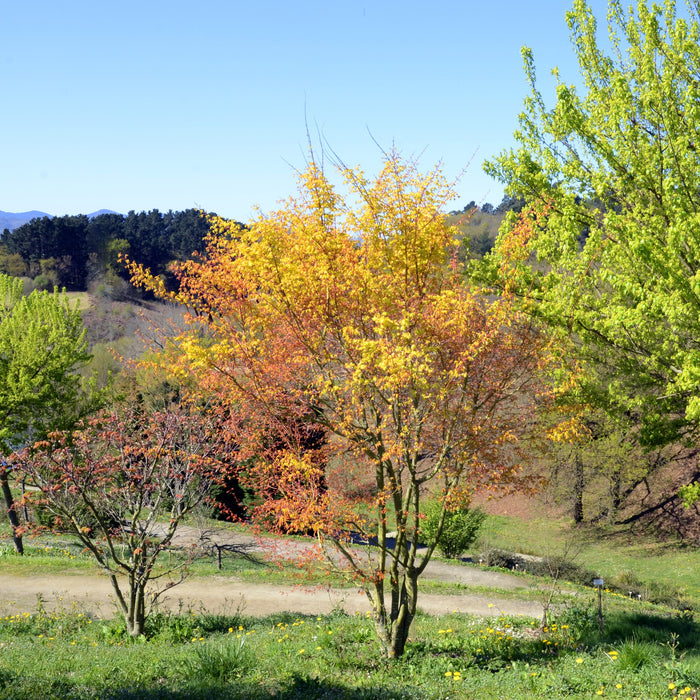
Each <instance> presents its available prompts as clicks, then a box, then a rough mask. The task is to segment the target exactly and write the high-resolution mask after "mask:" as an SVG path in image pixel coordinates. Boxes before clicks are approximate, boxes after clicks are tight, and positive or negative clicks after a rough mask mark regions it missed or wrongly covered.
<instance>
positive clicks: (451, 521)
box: [420, 501, 486, 559]
mask: <svg viewBox="0 0 700 700" xmlns="http://www.w3.org/2000/svg"><path fill="white" fill-rule="evenodd" d="M442 511H443V505H442V503H440V502H439V501H431V502H429V503H428V504H427V506H426V508H425V510H424V515H425V519H424V520H423V522H422V523H421V535H420V537H421V540H422V541H424V542H433V541H434V540H435V539H436V538H437V543H438V545H437V546H438V549H439V550H440V552H442V554H443V555H444V556H446V557H447V558H448V559H457V558H459V557H461V556H462V554H464V552H465V551H466V550H467V549H469V547H470V545H471V544H472V543H473V542H474V540H475V539H476V537H477V535H478V534H479V529H480V528H481V526H482V525H483V523H484V520H485V519H486V513H484V511H483V510H480V509H479V508H468V507H466V506H464V507H461V508H458V509H457V510H448V511H445V515H444V522H443V524H442V530H440V534H439V535H438V528H439V527H440V519H441V517H442Z"/></svg>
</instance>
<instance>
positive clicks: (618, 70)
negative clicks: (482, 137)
mask: <svg viewBox="0 0 700 700" xmlns="http://www.w3.org/2000/svg"><path fill="white" fill-rule="evenodd" d="M692 17H693V18H692V19H690V20H688V19H686V18H685V17H681V16H677V14H676V8H675V3H674V2H673V1H672V0H666V1H665V2H663V3H662V4H661V5H656V4H654V5H650V4H649V3H648V2H645V1H643V0H642V1H640V2H637V3H636V6H635V7H634V8H633V9H630V11H629V14H628V13H626V12H625V11H624V10H623V7H622V3H621V2H619V1H618V0H613V1H612V2H611V3H610V11H609V13H608V30H609V31H608V33H609V37H610V44H611V48H610V50H609V51H606V50H605V49H604V48H602V47H601V45H600V44H599V42H598V27H597V23H596V18H595V17H594V15H593V12H592V10H591V8H590V7H589V6H588V5H587V4H586V2H585V1H584V0H575V2H574V4H573V8H572V10H571V11H570V12H568V13H567V21H568V24H569V28H570V32H571V38H572V43H573V47H574V50H575V52H576V55H577V58H578V61H579V66H580V73H581V75H580V80H579V82H580V84H581V86H582V87H580V88H579V87H576V86H574V85H572V84H568V83H565V82H564V81H563V80H562V79H560V78H559V75H558V73H556V72H555V75H556V77H557V86H556V100H555V103H554V104H553V105H547V104H546V100H545V98H544V96H543V95H542V94H541V93H540V91H539V90H538V88H537V84H536V76H535V63H534V58H533V55H532V52H531V51H530V50H529V49H524V50H523V56H524V62H525V70H526V74H527V78H528V80H529V83H530V87H531V93H530V96H529V97H528V98H527V100H526V103H525V109H524V111H523V113H522V114H521V115H520V128H519V130H518V131H517V132H516V138H517V140H518V141H519V147H518V149H516V150H513V151H510V152H506V153H504V154H502V155H501V156H499V157H498V158H495V159H493V160H492V161H491V162H489V163H488V164H487V165H486V169H487V171H488V172H489V173H491V174H492V175H494V176H495V177H497V178H498V179H499V180H501V181H502V182H503V183H504V184H505V185H506V186H507V191H508V193H509V194H511V195H515V196H520V197H523V198H524V199H525V200H526V201H527V203H528V207H529V211H530V212H534V215H533V219H532V221H534V224H533V226H532V227H531V229H530V234H529V236H528V237H526V238H527V240H524V245H525V252H526V253H532V254H533V255H534V256H537V258H538V259H539V260H540V261H542V262H543V265H542V266H540V267H539V268H536V267H534V266H531V267H530V268H529V271H525V270H524V269H521V271H520V277H519V282H520V284H521V285H522V287H521V288H522V289H525V288H527V290H528V291H529V292H530V297H531V299H532V300H533V301H536V302H538V304H537V313H538V314H539V315H540V316H541V317H543V318H544V319H546V320H547V321H548V322H550V323H551V324H552V325H553V326H554V327H557V328H560V329H561V330H562V331H563V332H566V333H567V334H568V333H569V332H570V331H571V330H573V332H574V339H575V340H576V341H577V343H576V347H577V348H578V352H579V359H580V360H581V361H582V362H584V363H585V370H586V373H587V374H588V373H590V372H592V371H594V370H593V369H592V368H596V369H595V371H596V372H604V373H606V372H607V377H606V378H605V379H606V380H605V381H603V382H602V383H601V385H602V389H603V390H602V394H601V396H600V397H599V398H600V399H601V402H602V404H603V405H604V406H606V407H608V408H609V409H616V410H618V411H621V412H628V413H632V414H633V415H635V416H637V417H638V419H639V420H640V421H641V425H642V435H641V437H642V438H645V437H646V439H647V440H648V441H653V442H654V443H655V444H661V443H664V442H669V441H671V440H674V439H677V438H678V437H679V435H682V434H683V433H684V432H685V431H686V430H688V429H689V428H693V427H694V425H695V424H696V423H697V421H698V419H699V418H700V353H699V352H698V350H697V343H696V339H697V337H698V336H699V335H700V295H699V294H698V285H697V280H698V278H699V276H700V216H699V215H698V210H699V205H700V199H699V197H698V192H700V148H698V145H697V144H696V139H695V135H696V134H697V133H698V132H699V131H700V110H699V109H698V104H700V83H699V82H698V78H697V76H698V74H700V25H699V24H698V20H697V5H696V6H695V13H694V14H693V15H692ZM512 221H513V219H511V223H512ZM522 230H523V229H521V231H522ZM507 239H509V236H508V234H507V233H506V232H504V233H503V239H502V244H503V243H505V242H506V240H507ZM509 240H510V242H511V243H512V242H513V239H512V238H510V239H509ZM504 254H505V247H503V245H502V246H501V251H500V253H499V254H498V255H497V256H496V259H499V256H500V259H503V255H504ZM606 368H607V369H606ZM679 418H680V419H681V421H679ZM645 428H649V431H648V432H647V434H646V436H645V434H644V429H645Z"/></svg>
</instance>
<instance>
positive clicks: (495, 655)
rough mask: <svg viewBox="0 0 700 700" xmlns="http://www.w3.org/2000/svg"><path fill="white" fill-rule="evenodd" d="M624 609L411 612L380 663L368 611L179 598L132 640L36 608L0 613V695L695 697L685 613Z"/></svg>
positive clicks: (99, 623) (692, 642) (92, 621)
mask: <svg viewBox="0 0 700 700" xmlns="http://www.w3.org/2000/svg"><path fill="white" fill-rule="evenodd" d="M630 606H631V607H630ZM636 610H638V607H637V606H634V605H632V604H631V603H630V602H629V601H627V602H626V603H625V601H621V602H620V603H618V605H617V608H616V609H615V610H614V611H610V612H609V613H608V616H607V619H606V627H605V630H604V636H603V637H602V638H601V637H600V636H599V634H598V629H597V624H596V620H595V616H594V615H592V614H591V613H592V611H591V609H590V608H587V607H569V608H567V609H564V610H562V611H561V613H560V615H559V617H558V618H557V619H556V620H553V621H552V623H551V624H550V625H549V626H547V627H546V628H545V629H544V630H540V629H539V620H537V619H533V618H531V617H528V616H505V615H498V616H495V617H470V616H466V615H458V614H449V615H444V616H440V617H432V616H427V615H418V617H417V618H416V620H415V623H414V626H413V629H412V633H411V638H410V641H409V644H408V647H407V650H406V653H405V655H404V657H402V658H401V659H398V660H395V661H389V660H387V659H385V658H384V657H383V655H382V654H381V652H380V649H379V647H378V645H377V642H376V637H375V631H374V626H373V622H372V620H371V617H370V616H369V615H367V614H356V615H353V616H348V615H343V614H338V613H333V614H329V615H297V614H294V613H278V614H274V615H270V616H267V617H263V618H250V617H246V616H244V615H242V614H240V613H238V612H233V613H231V614H230V615H207V614H198V613H194V612H191V611H187V610H184V611H182V612H181V613H180V614H178V615H175V614H168V613H158V614H156V615H154V616H153V617H152V618H151V619H150V621H149V625H148V636H147V637H144V638H140V639H139V640H131V639H129V638H128V637H127V636H126V634H125V632H124V629H123V626H121V625H120V623H118V622H117V621H108V620H101V619H99V618H89V617H86V616H85V615H83V614H82V613H81V612H80V611H79V610H77V609H74V608H69V609H67V610H63V611H57V612H52V613H48V612H46V611H43V610H41V609H38V610H35V611H25V612H22V613H19V614H16V615H10V616H6V617H4V618H1V617H0V699H2V700H6V699H9V698H13V700H23V699H25V698H34V697H52V698H59V699H60V698H69V697H70V698H75V697H80V698H101V697H114V698H116V697H119V698H135V697H139V698H164V697H172V698H185V697H188V698H190V697H191V698H205V697H217V698H219V697H220V698H234V699H239V698H250V697H255V698H263V699H264V698H272V697H284V698H287V699H293V698H300V699H301V698H303V699H304V700H308V699H311V700H313V699H314V698H324V697H325V698H327V697H338V698H340V697H348V698H353V699H354V698H360V699H361V698H376V697H382V698H399V697H401V698H414V699H416V700H417V699H418V698H420V699H421V700H424V699H425V700H431V699H435V700H437V699H438V698H441V699H444V698H447V697H450V698H473V697H494V698H496V697H517V698H543V697H572V698H593V697H599V696H600V697H613V698H634V697H639V698H645V699H647V698H648V699H650V700H656V699H662V698H663V699H666V698H668V699H669V700H671V698H674V697H675V698H676V699H678V698H684V697H688V698H692V697H694V693H695V692H696V691H697V689H698V687H699V686H700V653H699V650H698V648H697V647H696V645H697V643H698V639H700V635H699V634H698V632H699V630H698V626H697V624H696V623H695V622H694V621H693V620H692V619H691V618H690V617H688V616H685V617H681V616H675V615H668V614H664V613H663V612H662V611H659V610H654V609H652V608H650V609H649V610H648V611H647V612H645V613H642V614H639V613H638V612H635V611H636Z"/></svg>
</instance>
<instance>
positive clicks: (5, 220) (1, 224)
mask: <svg viewBox="0 0 700 700" xmlns="http://www.w3.org/2000/svg"><path fill="white" fill-rule="evenodd" d="M118 213H119V212H116V211H112V210H111V209H98V210H97V211H93V212H92V214H88V215H87V218H88V219H94V218H95V217H96V216H100V215H102V214H118ZM45 216H48V217H49V219H53V215H52V214H47V213H46V212H45V211H36V210H32V211H23V212H19V213H13V212H11V211H0V233H2V232H3V231H4V230H5V229H6V228H8V229H10V231H14V230H15V229H16V228H19V227H20V226H21V225H22V224H26V223H27V222H28V221H31V220H32V219H42V218H43V217H45Z"/></svg>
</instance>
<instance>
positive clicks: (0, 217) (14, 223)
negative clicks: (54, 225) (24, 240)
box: [0, 210, 51, 232]
mask: <svg viewBox="0 0 700 700" xmlns="http://www.w3.org/2000/svg"><path fill="white" fill-rule="evenodd" d="M44 216H48V217H50V216H51V214H47V213H46V212H45V211H35V210H32V211H23V212H19V213H13V212H11V211H0V232H2V231H4V230H5V229H6V228H9V229H10V231H14V229H16V228H18V227H20V226H21V225H22V224H26V223H27V222H28V221H31V220H32V219H41V218H42V217H44Z"/></svg>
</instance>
